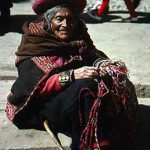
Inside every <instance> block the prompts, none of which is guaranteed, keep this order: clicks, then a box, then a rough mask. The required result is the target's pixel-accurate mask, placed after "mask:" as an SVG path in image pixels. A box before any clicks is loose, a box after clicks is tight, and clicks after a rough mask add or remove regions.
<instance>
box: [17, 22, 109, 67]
mask: <svg viewBox="0 0 150 150" xmlns="http://www.w3.org/2000/svg"><path fill="white" fill-rule="evenodd" d="M78 27H79V29H77V31H76V32H75V33H76V35H74V39H73V40H72V41H70V42H64V41H62V40H61V39H58V38H57V37H56V36H54V35H53V34H50V33H48V32H46V31H45V30H44V22H43V21H42V22H26V23H25V24H24V25H23V32H24V34H23V36H22V40H21V44H20V46H19V47H18V51H17V52H16V55H17V59H16V64H18V63H19V62H21V61H23V60H25V59H28V58H31V57H34V56H56V55H57V56H69V55H79V54H83V52H85V51H86V50H87V49H85V45H86V46H87V47H86V48H88V49H90V51H91V52H90V53H92V54H90V55H91V56H92V55H97V56H96V57H97V58H98V57H100V56H102V57H106V58H107V56H106V55H105V54H104V53H103V52H101V51H98V50H96V49H95V46H94V45H93V42H92V40H91V39H90V36H89V34H88V33H87V28H86V26H85V24H84V23H83V21H80V22H79V25H78ZM92 50H94V51H93V52H92ZM88 55H89V54H88Z"/></svg>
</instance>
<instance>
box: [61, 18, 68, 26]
mask: <svg viewBox="0 0 150 150" xmlns="http://www.w3.org/2000/svg"><path fill="white" fill-rule="evenodd" d="M67 25H68V23H67V19H64V20H63V21H62V26H64V27H67Z"/></svg>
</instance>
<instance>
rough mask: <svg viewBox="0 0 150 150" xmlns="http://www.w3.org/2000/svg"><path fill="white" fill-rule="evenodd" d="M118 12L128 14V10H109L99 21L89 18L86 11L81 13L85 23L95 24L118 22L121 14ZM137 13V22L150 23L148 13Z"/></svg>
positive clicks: (149, 14)
mask: <svg viewBox="0 0 150 150" xmlns="http://www.w3.org/2000/svg"><path fill="white" fill-rule="evenodd" d="M120 14H129V12H128V11H110V12H109V13H108V15H106V16H104V17H103V18H102V20H101V21H96V20H94V19H93V18H91V17H90V16H89V15H88V14H87V12H85V13H84V14H83V19H84V20H85V22H86V23H87V24H95V23H103V22H111V23H114V22H115V23H117V22H118V23H120V22H122V21H121V15H120ZM137 15H138V17H139V20H138V22H136V23H138V24H141V23H150V13H145V12H137Z"/></svg>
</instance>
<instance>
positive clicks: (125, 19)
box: [122, 17, 138, 23]
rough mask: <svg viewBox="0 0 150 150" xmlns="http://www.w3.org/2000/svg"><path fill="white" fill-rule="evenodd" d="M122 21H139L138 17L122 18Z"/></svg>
mask: <svg viewBox="0 0 150 150" xmlns="http://www.w3.org/2000/svg"><path fill="white" fill-rule="evenodd" d="M122 22H131V23H132V22H138V17H128V18H122Z"/></svg>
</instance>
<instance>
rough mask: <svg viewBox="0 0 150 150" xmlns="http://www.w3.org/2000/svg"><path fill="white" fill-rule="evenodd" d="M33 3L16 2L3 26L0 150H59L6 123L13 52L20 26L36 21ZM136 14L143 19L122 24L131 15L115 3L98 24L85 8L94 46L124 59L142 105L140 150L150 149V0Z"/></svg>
mask: <svg viewBox="0 0 150 150" xmlns="http://www.w3.org/2000/svg"><path fill="white" fill-rule="evenodd" d="M16 1H17V0H16ZM18 1H19V0H18ZM93 1H95V0H88V5H91V4H92V3H93ZM31 3H32V1H30V0H26V1H23V0H22V2H19V3H14V7H13V8H12V9H11V12H12V23H11V24H10V26H7V27H2V26H0V52H1V55H0V133H1V134H0V150H6V149H9V150H10V149H11V150H15V149H16V150H19V149H20V150H22V149H26V150H29V149H30V150H31V149H32V150H38V149H40V150H48V149H56V146H55V144H54V142H53V141H52V140H51V139H50V137H49V135H48V134H47V133H45V132H41V131H35V130H18V129H17V128H16V127H15V126H13V125H12V124H11V123H10V122H9V121H8V120H7V118H6V116H5V112H4V109H5V103H6V97H7V94H8V93H9V91H10V88H11V85H12V84H13V82H14V80H15V78H16V76H17V72H16V68H15V66H14V60H15V54H14V53H15V51H16V49H17V46H18V44H19V42H20V40H21V33H22V30H21V26H22V24H23V22H24V21H27V20H30V19H33V18H35V15H34V13H33V11H32V9H31ZM137 12H138V15H139V17H140V22H139V23H122V22H121V18H120V17H122V16H123V17H125V16H128V12H127V11H126V8H125V6H124V4H123V2H122V1H121V0H120V1H118V0H112V1H111V3H110V14H109V15H108V17H107V18H106V20H105V21H104V22H103V23H97V22H94V21H93V20H91V19H90V18H88V16H87V15H86V9H85V14H84V19H85V21H86V23H87V27H88V30H89V33H90V35H91V38H92V39H93V41H94V44H95V46H96V47H97V48H98V49H101V50H103V51H104V52H105V53H106V54H107V55H108V56H109V57H110V58H112V59H121V60H123V61H124V62H125V64H126V65H127V67H128V69H129V76H130V79H131V81H132V82H133V83H134V85H135V87H136V91H137V95H138V100H139V103H140V111H141V118H142V125H143V141H144V146H145V147H144V148H142V149H141V150H149V149H150V145H149V144H150V143H149V142H148V139H149V135H150V127H149V124H150V117H148V116H149V114H150V92H149V91H150V78H149V74H150V69H149V66H150V42H149V41H150V36H149V34H150V25H149V23H150V1H149V0H143V1H142V2H141V5H140V6H139V7H138V8H137ZM60 136H61V141H62V144H63V145H64V146H66V147H68V146H69V143H70V138H68V137H66V136H64V135H62V134H60Z"/></svg>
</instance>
